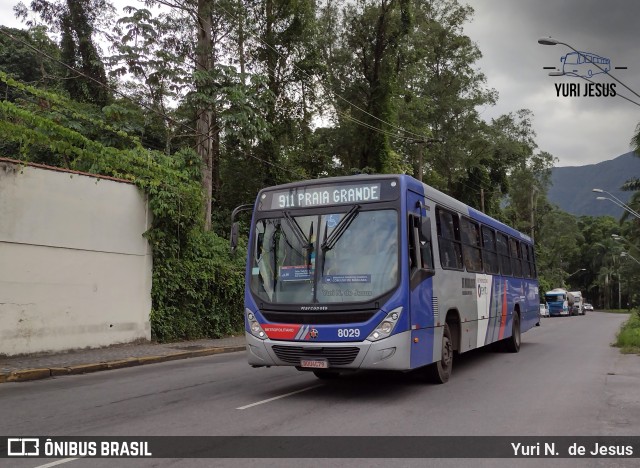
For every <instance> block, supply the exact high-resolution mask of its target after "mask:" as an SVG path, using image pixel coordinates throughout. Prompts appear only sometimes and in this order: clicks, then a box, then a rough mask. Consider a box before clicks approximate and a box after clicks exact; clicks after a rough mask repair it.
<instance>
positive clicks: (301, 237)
mask: <svg viewBox="0 0 640 468" xmlns="http://www.w3.org/2000/svg"><path fill="white" fill-rule="evenodd" d="M284 219H285V220H286V221H287V224H288V225H289V227H290V228H291V230H292V231H293V234H294V235H295V236H296V239H297V240H298V242H299V243H300V245H301V246H302V247H303V248H304V249H305V250H306V251H307V256H306V260H307V268H311V254H312V252H313V242H311V239H312V238H313V222H311V226H310V227H309V237H307V236H305V234H304V232H303V231H302V228H301V227H300V225H299V224H298V221H296V219H295V218H294V217H293V216H291V214H290V213H289V212H288V211H285V212H284Z"/></svg>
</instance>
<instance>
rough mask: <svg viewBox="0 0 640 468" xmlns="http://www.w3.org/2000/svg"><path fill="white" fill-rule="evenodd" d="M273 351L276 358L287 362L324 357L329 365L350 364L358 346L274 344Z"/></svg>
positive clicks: (356, 353)
mask: <svg viewBox="0 0 640 468" xmlns="http://www.w3.org/2000/svg"><path fill="white" fill-rule="evenodd" d="M272 349H273V352H274V353H276V356H278V359H280V360H281V361H284V362H288V363H289V364H296V365H298V364H300V360H301V359H326V360H327V361H329V364H330V365H331V366H346V365H348V364H351V363H352V362H353V361H354V360H355V358H356V356H357V355H358V351H360V349H359V348H356V347H354V346H350V347H347V346H344V347H337V348H303V347H302V346H279V345H275V346H274V347H273V348H272Z"/></svg>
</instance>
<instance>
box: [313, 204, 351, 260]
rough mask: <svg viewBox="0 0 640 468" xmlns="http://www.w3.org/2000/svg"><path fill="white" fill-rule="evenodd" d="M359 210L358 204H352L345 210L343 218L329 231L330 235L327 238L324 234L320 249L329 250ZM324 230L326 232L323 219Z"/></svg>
mask: <svg viewBox="0 0 640 468" xmlns="http://www.w3.org/2000/svg"><path fill="white" fill-rule="evenodd" d="M359 212H360V205H353V207H352V208H351V209H350V210H349V211H348V212H347V214H346V215H345V217H344V218H342V219H341V220H340V222H339V223H338V225H337V226H336V227H335V228H334V229H333V231H331V235H330V236H329V237H328V238H327V237H326V235H325V239H324V241H323V242H322V245H321V246H320V247H321V248H322V250H323V251H324V250H331V249H333V248H334V247H335V245H336V244H337V243H338V241H339V240H340V238H341V237H342V235H343V234H344V233H345V232H346V231H347V229H348V228H349V226H350V225H351V223H352V222H353V220H354V219H356V216H358V213H359ZM324 228H325V229H324V232H325V233H326V232H327V222H326V221H325V225H324Z"/></svg>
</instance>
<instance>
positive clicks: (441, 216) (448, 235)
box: [436, 208, 463, 270]
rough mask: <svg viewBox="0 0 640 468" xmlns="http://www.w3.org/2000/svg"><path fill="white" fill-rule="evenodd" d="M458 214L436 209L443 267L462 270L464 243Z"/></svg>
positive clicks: (439, 247)
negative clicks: (461, 239)
mask: <svg viewBox="0 0 640 468" xmlns="http://www.w3.org/2000/svg"><path fill="white" fill-rule="evenodd" d="M458 222H459V221H458V215H457V214H454V213H450V212H448V211H445V210H443V209H441V208H437V211H436V224H437V227H438V249H439V252H440V264H441V265H442V268H448V269H454V270H462V269H463V263H462V243H461V242H460V227H459V225H458Z"/></svg>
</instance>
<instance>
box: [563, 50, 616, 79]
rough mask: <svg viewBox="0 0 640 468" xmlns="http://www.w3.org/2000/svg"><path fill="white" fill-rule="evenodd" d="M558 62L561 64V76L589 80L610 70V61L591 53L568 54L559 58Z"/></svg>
mask: <svg viewBox="0 0 640 468" xmlns="http://www.w3.org/2000/svg"><path fill="white" fill-rule="evenodd" d="M560 61H561V62H562V63H563V65H562V73H563V74H565V75H569V76H578V77H580V78H591V77H592V76H593V75H597V74H599V73H608V72H609V70H611V60H609V59H608V58H606V57H600V56H599V55H596V54H592V53H591V52H569V53H568V54H567V55H565V56H564V57H560Z"/></svg>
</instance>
